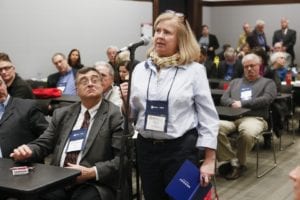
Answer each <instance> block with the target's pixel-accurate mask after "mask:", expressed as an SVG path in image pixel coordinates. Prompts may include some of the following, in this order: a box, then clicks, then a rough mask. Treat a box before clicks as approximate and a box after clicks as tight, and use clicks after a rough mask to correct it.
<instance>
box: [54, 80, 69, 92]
mask: <svg viewBox="0 0 300 200" xmlns="http://www.w3.org/2000/svg"><path fill="white" fill-rule="evenodd" d="M66 86H67V83H66V82H64V83H58V84H57V86H56V87H57V89H59V90H61V92H64V91H65V89H66Z"/></svg>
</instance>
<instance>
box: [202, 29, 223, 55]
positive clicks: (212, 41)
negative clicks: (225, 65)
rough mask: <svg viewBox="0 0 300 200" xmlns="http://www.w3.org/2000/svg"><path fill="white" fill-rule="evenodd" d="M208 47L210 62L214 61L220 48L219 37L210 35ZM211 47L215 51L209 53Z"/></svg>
mask: <svg viewBox="0 0 300 200" xmlns="http://www.w3.org/2000/svg"><path fill="white" fill-rule="evenodd" d="M201 37H202V35H201V36H200V38H201ZM208 40H209V42H208V47H207V57H208V59H210V60H213V59H214V57H215V50H217V49H218V48H219V46H220V45H219V41H218V39H217V37H216V36H215V35H213V34H208ZM210 47H213V48H214V50H213V51H209V50H208V49H209V48H210Z"/></svg>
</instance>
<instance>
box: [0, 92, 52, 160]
mask: <svg viewBox="0 0 300 200" xmlns="http://www.w3.org/2000/svg"><path fill="white" fill-rule="evenodd" d="M47 127H48V122H47V121H46V119H45V117H44V115H43V114H42V112H40V110H39V109H38V107H37V106H36V102H35V100H30V99H20V98H14V97H10V99H9V101H8V104H7V106H6V108H5V112H4V114H3V116H2V118H1V120H0V147H1V151H2V154H3V157H4V158H9V154H10V153H12V152H13V149H14V148H16V147H18V146H20V145H22V144H27V143H29V142H31V141H33V140H35V139H36V138H38V137H39V136H40V135H41V134H42V133H43V132H44V130H45V129H46V128H47ZM38 161H41V160H38Z"/></svg>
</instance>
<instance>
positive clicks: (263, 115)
mask: <svg viewBox="0 0 300 200" xmlns="http://www.w3.org/2000/svg"><path fill="white" fill-rule="evenodd" d="M242 64H243V67H244V77H243V78H238V79H234V80H232V81H231V82H230V84H229V88H228V89H227V90H226V91H225V93H224V94H223V96H222V98H221V104H222V105H224V106H230V107H232V108H248V109H251V111H250V112H248V113H246V115H245V116H243V117H242V118H239V119H237V120H235V121H225V120H220V128H219V135H218V148H217V158H218V160H219V161H229V162H230V164H231V167H232V170H231V172H230V173H227V174H225V175H224V176H225V178H226V179H228V180H232V179H236V178H238V177H240V176H241V175H242V172H243V171H244V170H245V169H246V158H247V153H248V152H250V151H251V149H252V148H253V146H254V144H255V136H257V135H258V134H259V133H261V132H262V131H264V130H267V128H268V123H267V121H266V119H268V115H269V106H270V104H271V103H272V101H273V100H274V99H275V98H276V95H277V90H276V85H275V83H274V81H273V80H271V79H267V78H264V77H261V76H260V75H259V66H260V64H261V59H260V58H259V57H258V56H257V55H255V54H252V53H251V54H247V55H246V56H244V58H243V60H242ZM233 132H238V137H237V152H236V153H235V152H234V151H233V150H232V147H231V144H230V142H229V139H228V135H229V134H230V133H233Z"/></svg>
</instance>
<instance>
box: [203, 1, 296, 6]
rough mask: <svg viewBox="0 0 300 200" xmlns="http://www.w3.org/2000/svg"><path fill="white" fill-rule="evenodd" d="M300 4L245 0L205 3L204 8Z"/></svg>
mask: <svg viewBox="0 0 300 200" xmlns="http://www.w3.org/2000/svg"><path fill="white" fill-rule="evenodd" d="M292 3H300V0H244V1H214V2H212V1H203V2H202V4H203V6H210V7H214V6H244V5H268V4H292Z"/></svg>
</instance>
